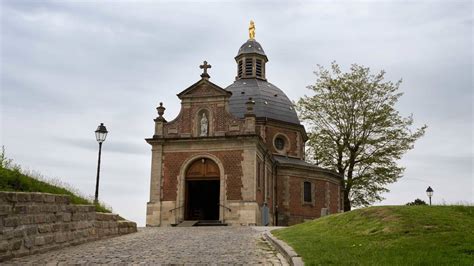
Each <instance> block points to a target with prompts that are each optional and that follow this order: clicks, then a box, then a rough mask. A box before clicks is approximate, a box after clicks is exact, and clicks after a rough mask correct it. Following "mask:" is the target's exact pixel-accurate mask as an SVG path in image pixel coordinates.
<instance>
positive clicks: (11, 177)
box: [0, 165, 110, 212]
mask: <svg viewBox="0 0 474 266" xmlns="http://www.w3.org/2000/svg"><path fill="white" fill-rule="evenodd" d="M0 191H21V192H44V193H52V194H65V195H69V196H70V198H71V203H73V204H93V203H92V201H90V200H87V199H86V198H84V197H82V196H79V195H77V194H78V193H77V192H76V193H74V192H72V191H71V189H66V188H64V187H61V186H59V185H53V184H51V183H48V182H46V181H42V180H39V179H38V178H34V177H31V176H29V175H27V174H24V173H22V172H21V171H20V169H19V167H18V166H15V167H13V168H12V169H10V168H6V167H4V165H0ZM95 209H96V211H98V212H110V210H108V209H107V208H106V207H104V206H102V205H101V204H95Z"/></svg>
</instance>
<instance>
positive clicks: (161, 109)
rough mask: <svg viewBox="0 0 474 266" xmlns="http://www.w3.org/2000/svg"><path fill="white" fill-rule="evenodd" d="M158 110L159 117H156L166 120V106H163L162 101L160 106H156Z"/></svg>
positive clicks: (158, 119)
mask: <svg viewBox="0 0 474 266" xmlns="http://www.w3.org/2000/svg"><path fill="white" fill-rule="evenodd" d="M156 110H157V111H158V117H157V118H156V120H157V121H162V122H166V120H165V118H164V117H163V114H164V113H165V110H166V108H165V107H164V106H163V103H162V102H160V106H158V107H156Z"/></svg>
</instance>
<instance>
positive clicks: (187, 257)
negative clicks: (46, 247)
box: [4, 227, 286, 265]
mask: <svg viewBox="0 0 474 266" xmlns="http://www.w3.org/2000/svg"><path fill="white" fill-rule="evenodd" d="M4 263H6V264H14V265H24V264H35V265H37V264H48V265H56V264H59V265H70V264H76V265H77V264H148V265H156V264H214V265H215V264H240V265H249V264H251V265H254V264H265V265H282V264H286V261H285V260H284V259H283V258H282V256H281V255H280V254H279V253H277V252H276V251H275V250H274V249H273V248H272V247H271V246H270V245H269V244H268V242H267V241H265V240H264V239H263V237H262V229H261V228H259V230H257V229H254V228H251V227H184V228H175V227H166V228H143V229H140V230H139V231H138V233H135V234H130V235H124V236H120V237H115V238H109V239H104V240H99V241H94V242H90V243H86V244H82V245H78V246H73V247H68V248H65V249H61V250H55V251H50V252H48V253H43V254H37V255H31V256H27V257H23V258H17V259H13V260H10V261H6V262H4Z"/></svg>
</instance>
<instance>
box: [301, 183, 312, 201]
mask: <svg viewBox="0 0 474 266" xmlns="http://www.w3.org/2000/svg"><path fill="white" fill-rule="evenodd" d="M303 199H304V202H312V198H311V183H310V182H304V194H303Z"/></svg>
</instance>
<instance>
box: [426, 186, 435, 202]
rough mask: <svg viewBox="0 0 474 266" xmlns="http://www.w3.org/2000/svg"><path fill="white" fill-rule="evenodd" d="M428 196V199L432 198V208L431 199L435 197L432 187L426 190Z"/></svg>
mask: <svg viewBox="0 0 474 266" xmlns="http://www.w3.org/2000/svg"><path fill="white" fill-rule="evenodd" d="M426 195H428V198H430V206H431V197H432V196H433V189H432V188H431V187H428V188H427V189H426Z"/></svg>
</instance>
